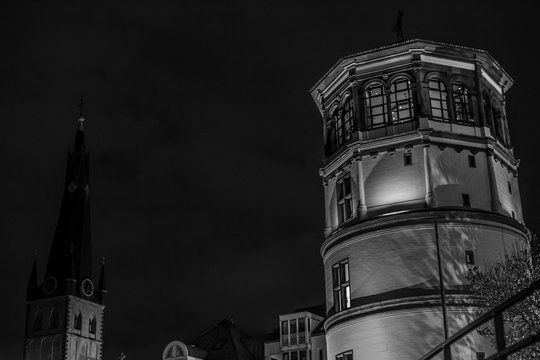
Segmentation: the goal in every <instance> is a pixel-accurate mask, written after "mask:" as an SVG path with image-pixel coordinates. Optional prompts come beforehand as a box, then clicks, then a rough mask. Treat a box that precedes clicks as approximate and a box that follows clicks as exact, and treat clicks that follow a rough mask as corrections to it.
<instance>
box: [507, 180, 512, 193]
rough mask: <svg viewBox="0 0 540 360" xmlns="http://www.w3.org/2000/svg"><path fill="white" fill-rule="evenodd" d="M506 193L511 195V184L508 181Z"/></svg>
mask: <svg viewBox="0 0 540 360" xmlns="http://www.w3.org/2000/svg"><path fill="white" fill-rule="evenodd" d="M508 193H510V194H511V193H512V183H510V181H508Z"/></svg>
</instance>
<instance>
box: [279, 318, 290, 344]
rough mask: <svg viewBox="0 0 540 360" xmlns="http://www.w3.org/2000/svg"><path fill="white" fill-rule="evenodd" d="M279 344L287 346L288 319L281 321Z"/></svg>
mask: <svg viewBox="0 0 540 360" xmlns="http://www.w3.org/2000/svg"><path fill="white" fill-rule="evenodd" d="M281 346H289V321H288V320H285V321H282V322H281Z"/></svg>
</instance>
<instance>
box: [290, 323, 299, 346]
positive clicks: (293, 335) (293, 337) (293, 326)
mask: <svg viewBox="0 0 540 360" xmlns="http://www.w3.org/2000/svg"><path fill="white" fill-rule="evenodd" d="M290 327H291V337H290V339H291V340H290V341H291V345H296V344H297V343H298V342H297V339H298V333H297V327H296V319H293V320H291V321H290Z"/></svg>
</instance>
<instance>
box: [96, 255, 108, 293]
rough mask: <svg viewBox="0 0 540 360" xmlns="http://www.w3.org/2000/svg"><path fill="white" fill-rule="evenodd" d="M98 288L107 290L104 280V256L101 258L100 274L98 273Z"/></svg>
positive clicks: (103, 290)
mask: <svg viewBox="0 0 540 360" xmlns="http://www.w3.org/2000/svg"><path fill="white" fill-rule="evenodd" d="M98 290H100V291H102V292H107V284H106V282H105V257H103V258H102V259H101V274H99V284H98Z"/></svg>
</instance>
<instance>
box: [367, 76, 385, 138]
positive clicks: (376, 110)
mask: <svg viewBox="0 0 540 360" xmlns="http://www.w3.org/2000/svg"><path fill="white" fill-rule="evenodd" d="M364 103H365V107H366V125H367V127H368V128H374V127H378V126H384V125H385V124H386V123H387V122H388V114H387V109H386V94H385V93H384V87H383V86H382V85H381V84H372V85H370V86H369V87H368V88H367V89H366V91H365V94H364Z"/></svg>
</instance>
